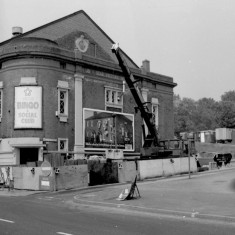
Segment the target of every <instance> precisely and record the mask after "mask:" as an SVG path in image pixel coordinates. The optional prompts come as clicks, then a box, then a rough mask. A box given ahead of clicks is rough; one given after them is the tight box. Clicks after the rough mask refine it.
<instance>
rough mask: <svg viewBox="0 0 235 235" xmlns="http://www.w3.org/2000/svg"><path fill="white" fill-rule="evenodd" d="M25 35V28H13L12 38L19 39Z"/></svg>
mask: <svg viewBox="0 0 235 235" xmlns="http://www.w3.org/2000/svg"><path fill="white" fill-rule="evenodd" d="M22 33H23V28H22V27H18V26H15V27H12V37H17V36H19V35H21V34H22Z"/></svg>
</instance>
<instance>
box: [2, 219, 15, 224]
mask: <svg viewBox="0 0 235 235" xmlns="http://www.w3.org/2000/svg"><path fill="white" fill-rule="evenodd" d="M0 221H3V222H7V223H12V224H13V223H15V222H14V221H11V220H6V219H0Z"/></svg>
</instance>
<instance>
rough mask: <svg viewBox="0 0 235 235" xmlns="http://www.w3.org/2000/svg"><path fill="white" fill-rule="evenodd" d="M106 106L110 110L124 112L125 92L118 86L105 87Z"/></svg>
mask: <svg viewBox="0 0 235 235" xmlns="http://www.w3.org/2000/svg"><path fill="white" fill-rule="evenodd" d="M105 108H106V110H108V111H115V112H122V109H123V93H122V91H121V89H118V88H111V87H106V88H105Z"/></svg>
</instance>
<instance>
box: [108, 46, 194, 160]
mask: <svg viewBox="0 0 235 235" xmlns="http://www.w3.org/2000/svg"><path fill="white" fill-rule="evenodd" d="M111 50H112V52H113V53H114V54H115V55H116V58H117V60H118V62H119V66H120V67H121V70H122V73H123V76H124V78H125V81H126V83H127V85H128V87H129V89H130V91H131V93H132V96H133V98H134V100H135V102H136V104H137V107H135V111H140V114H141V117H142V119H143V120H144V122H145V124H146V126H147V128H148V133H147V134H146V133H145V128H144V124H143V125H142V129H143V138H144V144H143V147H142V148H141V150H140V156H141V158H169V157H174V155H175V156H176V155H177V157H179V155H180V154H181V153H182V151H183V152H185V153H186V154H187V151H188V148H189V147H190V146H192V144H189V143H188V141H183V143H182V141H181V143H179V140H176V139H174V140H160V139H159V133H158V131H157V128H156V126H155V124H154V122H153V114H152V112H150V110H149V108H148V105H147V104H148V103H149V102H146V101H145V100H144V98H143V96H142V94H141V92H140V89H139V87H138V85H137V83H138V81H139V80H137V79H135V77H134V76H133V74H132V72H131V71H130V69H129V67H128V65H127V63H126V61H125V59H124V56H123V55H122V51H121V49H120V47H119V45H118V44H113V46H112V48H111ZM170 141H173V142H174V144H175V142H177V146H178V147H179V151H175V150H174V151H173V149H171V148H170V144H169V143H170Z"/></svg>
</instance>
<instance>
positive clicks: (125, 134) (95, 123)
mask: <svg viewBox="0 0 235 235" xmlns="http://www.w3.org/2000/svg"><path fill="white" fill-rule="evenodd" d="M83 127H84V135H83V136H84V147H85V149H90V150H91V149H92V150H101V149H123V150H125V151H133V150H134V115H132V114H126V113H117V112H110V111H105V110H97V109H83Z"/></svg>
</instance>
